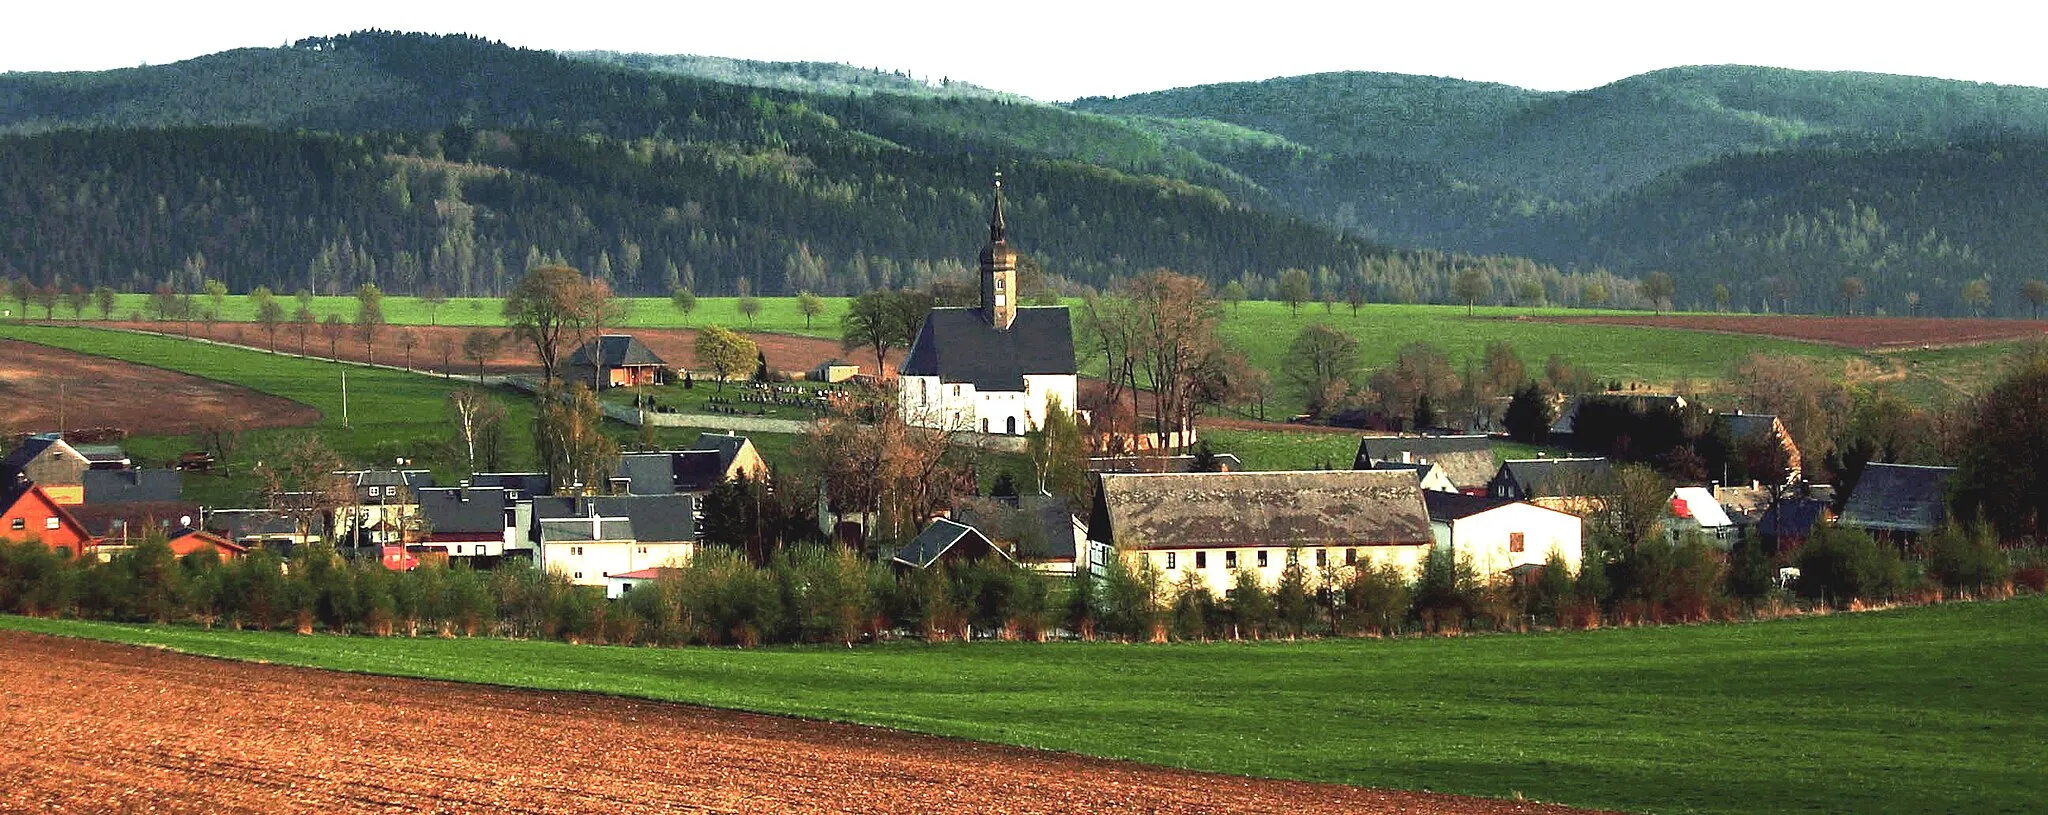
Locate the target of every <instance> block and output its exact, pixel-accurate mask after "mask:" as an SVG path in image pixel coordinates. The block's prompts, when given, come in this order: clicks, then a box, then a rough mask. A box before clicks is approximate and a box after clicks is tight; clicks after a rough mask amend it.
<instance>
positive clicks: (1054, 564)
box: [952, 495, 1109, 575]
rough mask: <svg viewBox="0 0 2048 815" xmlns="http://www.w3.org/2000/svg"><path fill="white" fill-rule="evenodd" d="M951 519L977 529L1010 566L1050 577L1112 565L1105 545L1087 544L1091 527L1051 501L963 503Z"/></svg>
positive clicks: (1044, 497) (1043, 498) (1028, 498)
mask: <svg viewBox="0 0 2048 815" xmlns="http://www.w3.org/2000/svg"><path fill="white" fill-rule="evenodd" d="M952 519H953V520H954V521H957V522H959V523H962V524H966V525H967V526H971V527H974V529H975V530H976V531H978V532H980V533H981V534H982V535H983V536H984V537H986V538H988V539H989V540H990V541H992V542H994V543H995V544H996V546H997V548H1000V549H1002V550H1003V551H1005V552H1007V553H1008V554H1009V555H1010V558H1011V559H1012V560H1015V561H1017V563H1018V564H1020V565H1023V566H1025V567H1027V568H1031V569H1036V570H1038V571H1042V572H1046V573H1049V574H1060V575H1073V574H1075V573H1076V572H1078V571H1079V570H1081V569H1088V570H1089V571H1090V573H1091V574H1099V573H1100V572H1101V569H1102V566H1103V564H1105V563H1107V562H1108V561H1109V558H1108V552H1107V551H1106V550H1105V549H1104V547H1103V546H1102V545H1101V544H1096V543H1093V542H1091V541H1089V540H1088V525H1087V524H1084V523H1082V522H1081V520H1080V519H1078V518H1075V517H1074V513H1072V512H1069V511H1068V510H1067V502H1065V501H1063V500H1060V499H1058V498H1054V497H1052V496H1050V495H1025V496H1020V497H1018V498H1017V499H1016V501H1015V503H1012V502H1010V501H1007V500H1004V499H1000V498H963V499H961V500H959V501H957V502H955V503H954V506H953V514H952Z"/></svg>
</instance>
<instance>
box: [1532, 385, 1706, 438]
mask: <svg viewBox="0 0 2048 815" xmlns="http://www.w3.org/2000/svg"><path fill="white" fill-rule="evenodd" d="M1595 399H1598V400H1603V401H1610V402H1615V403H1618V404H1622V405H1626V406H1628V408H1629V409H1630V410H1632V411H1634V412H1636V413H1639V414H1640V413H1647V412H1649V411H1650V410H1652V409H1656V408H1664V409H1671V410H1676V409H1680V408H1683V407H1685V405H1686V401H1685V397H1683V396H1679V395H1677V394H1670V393H1627V392H1622V393H1588V394H1584V395H1581V396H1573V397H1570V398H1567V399H1566V400H1565V402H1564V405H1563V406H1562V407H1559V408H1558V411H1557V420H1556V421H1554V422H1551V424H1550V432H1551V434H1552V435H1558V436H1567V435H1571V434H1573V433H1576V432H1577V428H1578V415H1579V405H1580V404H1583V403H1585V402H1587V401H1590V400H1595Z"/></svg>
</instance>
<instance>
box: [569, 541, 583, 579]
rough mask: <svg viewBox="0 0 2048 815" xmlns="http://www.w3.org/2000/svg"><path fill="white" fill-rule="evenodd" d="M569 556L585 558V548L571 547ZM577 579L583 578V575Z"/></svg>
mask: <svg viewBox="0 0 2048 815" xmlns="http://www.w3.org/2000/svg"><path fill="white" fill-rule="evenodd" d="M569 554H571V555H575V556H576V557H582V556H583V547H581V546H571V547H569ZM577 577H582V575H580V574H579V575H577Z"/></svg>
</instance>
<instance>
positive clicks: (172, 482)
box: [80, 470, 185, 504]
mask: <svg viewBox="0 0 2048 815" xmlns="http://www.w3.org/2000/svg"><path fill="white" fill-rule="evenodd" d="M80 481H81V483H82V484H83V485H84V488H85V490H84V493H85V497H84V502H85V503H88V504H119V503H130V502H135V501H153V502H164V501H180V500H183V499H184V496H185V479H184V476H183V475H181V474H179V472H178V471H177V470H86V471H85V474H84V476H83V477H82V478H81V479H80Z"/></svg>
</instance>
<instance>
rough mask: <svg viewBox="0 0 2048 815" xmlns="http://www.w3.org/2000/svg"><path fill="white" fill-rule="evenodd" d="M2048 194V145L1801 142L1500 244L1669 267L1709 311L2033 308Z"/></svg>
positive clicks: (1674, 180) (1703, 168)
mask: <svg viewBox="0 0 2048 815" xmlns="http://www.w3.org/2000/svg"><path fill="white" fill-rule="evenodd" d="M2043 190H2048V138H2044V137H2005V138H1994V139H1979V140H1970V141H1964V142H1959V143H1956V144H1953V145H1948V146H1941V147H1892V148H1887V149H1871V148H1867V147H1853V148H1845V147H1832V148H1830V147H1822V148H1808V149H1794V150H1785V151H1778V152H1771V153H1755V154H1748V155H1740V156H1731V157H1727V158H1722V159H1717V160H1714V161H1711V162H1707V163H1704V164H1700V165H1696V166H1693V167H1689V168H1686V169H1684V170H1681V171H1675V172H1673V173H1671V174H1669V175H1668V176H1666V177H1663V178H1660V179H1658V180H1657V181H1656V182H1654V183H1651V184H1648V185H1645V186H1643V187H1641V188H1639V189H1636V190H1632V191H1630V192H1627V193H1623V194H1620V195H1618V196H1615V197H1613V198H1612V199H1610V200H1607V201H1605V202H1603V203H1601V204H1599V205H1597V206H1593V207H1588V208H1586V209H1584V210H1581V211H1576V212H1566V213H1560V214H1558V215H1556V216H1554V217H1549V218H1537V219H1530V220H1528V221H1527V222H1525V224H1524V226H1523V227H1522V228H1521V229H1520V230H1519V231H1516V232H1513V233H1508V234H1503V235H1502V236H1500V238H1499V239H1498V245H1499V246H1501V247H1503V248H1505V247H1513V248H1514V249H1515V250H1516V251H1520V252H1525V253H1528V254H1530V255H1532V256H1534V257H1537V258H1539V259H1543V260H1548V261H1552V262H1556V263H1559V264H1564V265H1570V264H1603V265H1608V266H1612V267H1614V268H1635V269H1646V268H1648V269H1663V270H1666V271H1669V272H1670V273H1671V274H1672V276H1673V278H1674V279H1675V280H1676V281H1677V282H1678V284H1679V285H1678V289H1679V292H1678V297H1677V300H1678V302H1679V303H1681V304H1684V305H1691V306H1696V307H1700V308H1715V307H1717V306H1719V305H1720V304H1718V303H1717V302H1716V299H1715V287H1716V286H1717V285H1721V286H1726V287H1727V288H1728V294H1729V302H1728V303H1727V305H1728V306H1729V307H1732V308H1740V309H1745V310H1764V309H1769V310H1773V311H1778V310H1792V311H1816V312H1832V311H1842V310H1853V311H1857V312H1863V313H1868V312H1871V311H1874V310H1880V309H1881V310H1883V311H1885V312H1887V313H1892V314H1907V313H1921V314H1930V313H1931V314H2002V315H2021V314H2030V313H2033V311H2034V309H2036V308H2038V307H2039V304H2033V303H2028V302H2025V301H2024V300H2023V299H2022V298H2020V297H2019V296H2018V293H2019V292H2020V291H2021V287H2022V286H2024V285H2025V284H2026V283H2027V282H2028V281H2042V280H2048V271H2044V266H2043V264H2042V263H2041V258H2043V257H2048V197H2044V196H2043V195H2042V191H2043ZM1851 279H1853V282H1850V283H1849V284H1848V285H1847V286H1846V287H1845V286H1844V281H1845V280H1851ZM1978 281H1981V283H1978ZM1973 284H1975V285H1973Z"/></svg>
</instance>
